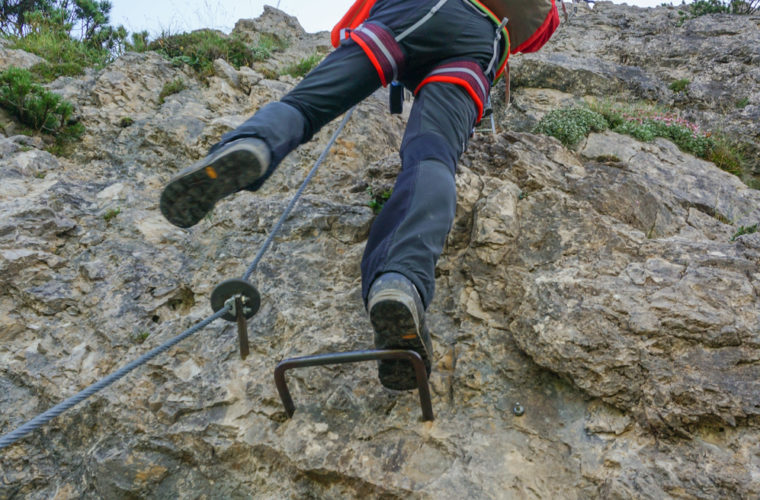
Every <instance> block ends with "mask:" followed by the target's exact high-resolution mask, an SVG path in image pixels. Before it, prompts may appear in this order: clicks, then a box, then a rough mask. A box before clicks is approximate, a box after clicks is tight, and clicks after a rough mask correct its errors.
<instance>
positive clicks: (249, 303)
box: [211, 278, 261, 322]
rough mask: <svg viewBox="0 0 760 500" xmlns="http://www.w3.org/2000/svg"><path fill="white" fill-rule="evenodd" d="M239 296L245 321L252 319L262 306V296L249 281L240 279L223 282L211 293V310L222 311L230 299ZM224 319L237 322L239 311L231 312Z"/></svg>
mask: <svg viewBox="0 0 760 500" xmlns="http://www.w3.org/2000/svg"><path fill="white" fill-rule="evenodd" d="M237 295H240V296H241V297H242V302H243V316H245V319H250V318H252V317H253V316H254V315H255V314H256V313H257V312H258V310H259V307H260V306H261V295H259V291H258V290H256V287H255V286H253V285H252V284H251V283H250V282H249V281H246V280H243V279H240V278H232V279H229V280H226V281H222V282H221V283H219V284H218V285H217V286H216V288H214V291H213V292H211V309H213V310H214V312H217V311H219V310H221V309H222V308H224V305H225V303H226V302H227V301H228V300H229V299H233V298H235V296H237ZM233 309H234V308H233ZM222 318H224V319H226V320H227V321H232V322H235V321H237V311H229V312H227V313H225V314H224V315H223V316H222Z"/></svg>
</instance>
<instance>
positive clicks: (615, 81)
mask: <svg viewBox="0 0 760 500" xmlns="http://www.w3.org/2000/svg"><path fill="white" fill-rule="evenodd" d="M586 5H587V4H585V3H582V2H581V3H579V4H577V5H576V4H574V9H575V14H574V15H573V16H572V17H571V18H570V21H569V22H567V23H564V24H563V25H562V29H560V30H559V31H558V32H557V34H556V35H555V36H554V37H552V39H551V40H550V42H549V46H548V47H546V48H544V49H542V50H541V51H539V52H536V53H533V54H525V55H524V56H521V57H516V58H515V59H514V61H513V63H512V69H513V71H512V74H513V75H514V76H513V86H514V87H517V88H518V89H521V88H526V89H534V88H544V87H548V88H551V89H554V90H559V91H562V92H564V93H566V94H572V95H574V96H577V97H580V96H593V97H595V98H597V99H599V98H609V97H610V96H615V98H617V99H621V98H623V99H632V100H647V101H653V102H657V103H659V104H660V105H663V106H666V107H669V108H677V109H680V110H681V111H682V112H683V114H684V115H685V116H686V117H688V118H689V119H690V120H693V121H695V122H696V123H699V124H700V125H702V126H703V127H705V128H706V129H708V130H713V131H716V132H718V131H720V132H723V133H725V134H727V135H729V136H731V137H732V138H735V139H737V140H739V141H740V142H741V144H742V146H743V148H744V154H745V157H746V160H747V161H748V162H749V164H750V165H751V166H752V168H753V169H754V171H755V173H756V174H757V175H760V148H758V144H760V16H758V15H755V16H735V15H729V14H725V15H710V16H701V17H696V18H691V19H689V18H684V17H683V14H682V12H681V11H680V10H679V9H677V8H673V7H660V8H656V9H648V10H646V11H645V12H646V14H642V12H643V11H642V9H640V8H637V7H629V6H627V5H614V4H612V3H609V2H597V3H596V4H594V5H595V6H594V8H593V10H592V9H589V8H588V7H586ZM678 80H683V81H684V82H685V83H686V87H685V89H684V90H681V91H675V90H671V88H670V86H671V84H673V83H674V82H676V81H678ZM526 99H528V100H531V99H530V92H529V94H528V95H527V96H521V92H520V91H519V90H517V91H516V92H515V101H516V104H517V106H516V109H514V113H512V114H510V115H505V116H504V122H503V123H504V125H505V126H508V123H509V122H510V121H511V122H515V121H517V122H519V121H520V120H519V117H520V116H521V115H522V114H523V113H524V112H521V111H522V108H531V107H533V106H531V105H530V104H524V100H526ZM495 101H496V102H499V100H498V99H495ZM528 114H529V115H531V114H532V113H530V112H528ZM515 115H517V116H515ZM539 117H540V116H539ZM532 118H533V119H531V120H527V123H526V127H532V126H533V125H535V122H536V121H535V119H536V117H535V116H533V117H532Z"/></svg>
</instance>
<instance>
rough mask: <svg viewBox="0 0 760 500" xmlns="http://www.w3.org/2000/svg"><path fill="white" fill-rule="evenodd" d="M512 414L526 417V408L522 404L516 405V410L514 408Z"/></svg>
mask: <svg viewBox="0 0 760 500" xmlns="http://www.w3.org/2000/svg"><path fill="white" fill-rule="evenodd" d="M512 413H514V414H515V416H516V417H522V416H523V415H525V408H524V407H523V405H521V404H520V403H515V406H514V408H512Z"/></svg>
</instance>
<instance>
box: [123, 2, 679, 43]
mask: <svg viewBox="0 0 760 500" xmlns="http://www.w3.org/2000/svg"><path fill="white" fill-rule="evenodd" d="M665 1H666V0H627V1H626V2H622V1H619V0H615V3H628V4H630V5H638V6H640V7H652V6H656V5H660V4H662V3H664V2H665ZM112 2H113V8H112V9H111V24H112V25H119V24H122V25H124V27H125V28H127V29H128V30H129V31H131V32H137V31H142V30H147V31H148V32H150V33H151V35H153V36H155V35H157V34H160V33H161V32H162V31H168V32H169V33H181V32H184V31H191V30H194V29H199V28H216V29H219V30H221V31H224V32H225V33H229V32H230V30H232V27H233V26H234V25H235V22H236V21H237V20H238V19H251V18H254V17H258V16H259V15H260V14H261V13H262V11H263V10H264V5H265V4H268V5H273V6H275V7H279V9H280V10H283V11H285V12H287V13H288V14H290V15H292V16H295V17H297V18H298V21H299V22H300V23H301V26H303V27H304V29H305V30H306V31H308V32H315V31H322V30H330V29H332V27H333V25H334V24H335V23H336V22H338V20H340V18H341V17H342V16H343V14H344V13H345V12H346V10H348V8H349V7H350V6H351V4H353V2H354V0H280V1H279V2H278V0H267V1H264V0H112ZM676 3H680V0H677V1H676Z"/></svg>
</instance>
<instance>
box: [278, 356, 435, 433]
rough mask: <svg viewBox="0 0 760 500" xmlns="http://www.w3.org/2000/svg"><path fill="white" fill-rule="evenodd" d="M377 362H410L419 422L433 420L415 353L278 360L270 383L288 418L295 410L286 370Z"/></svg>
mask: <svg viewBox="0 0 760 500" xmlns="http://www.w3.org/2000/svg"><path fill="white" fill-rule="evenodd" d="M379 359H406V360H408V361H409V362H411V363H412V366H414V374H415V376H416V378H417V389H418V392H419V394H420V406H421V407H422V420H424V421H425V422H429V421H432V420H434V417H433V404H432V403H431V401H430V386H429V385H428V379H427V371H426V370H425V362H424V361H422V357H420V355H419V354H418V353H416V352H414V351H407V350H403V349H383V350H372V351H351V352H338V353H331V354H318V355H315V356H303V357H300V358H290V359H284V360H282V361H280V362H279V363H278V364H277V367H276V368H275V370H274V383H275V384H276V385H277V392H279V393H280V399H281V400H282V404H283V406H284V407H285V412H286V413H287V414H288V418H290V417H292V416H293V413H295V411H296V406H295V404H293V398H292V397H290V391H289V390H288V384H287V382H285V372H286V371H288V370H291V369H293V368H304V367H307V366H322V365H338V364H343V363H358V362H360V361H373V360H379Z"/></svg>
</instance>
